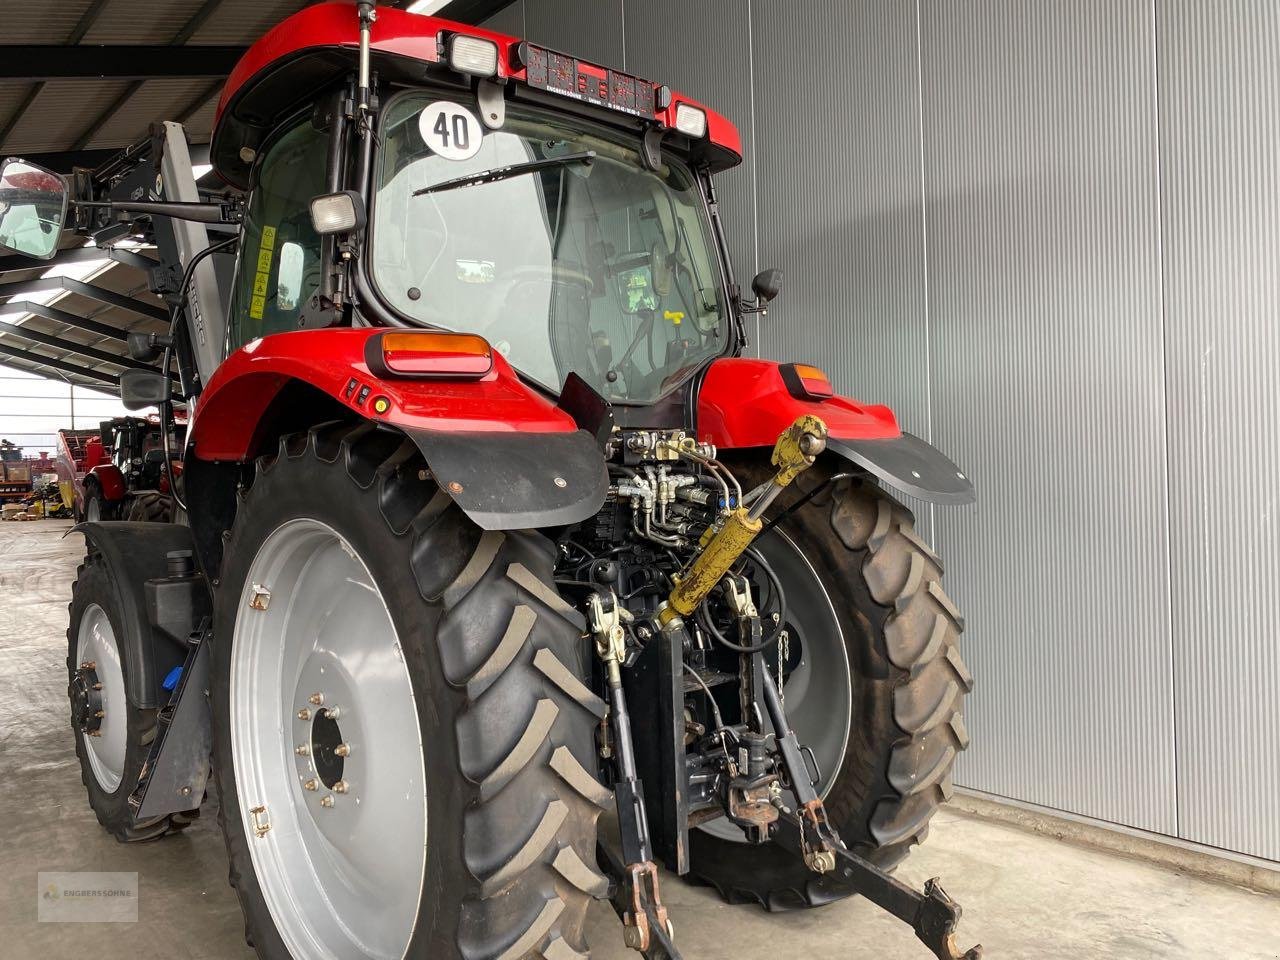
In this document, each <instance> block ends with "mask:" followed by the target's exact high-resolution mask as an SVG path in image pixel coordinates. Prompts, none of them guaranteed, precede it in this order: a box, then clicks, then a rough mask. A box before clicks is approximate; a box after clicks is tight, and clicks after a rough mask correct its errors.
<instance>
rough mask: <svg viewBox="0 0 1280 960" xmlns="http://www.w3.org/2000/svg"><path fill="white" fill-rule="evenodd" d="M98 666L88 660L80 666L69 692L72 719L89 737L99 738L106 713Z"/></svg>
mask: <svg viewBox="0 0 1280 960" xmlns="http://www.w3.org/2000/svg"><path fill="white" fill-rule="evenodd" d="M97 666H98V665H97V664H96V663H95V662H94V661H92V660H87V661H85V662H84V663H82V664H80V668H79V669H78V670H76V672H75V676H73V677H72V678H71V685H70V687H69V688H68V690H67V693H68V695H69V696H70V697H71V719H72V722H73V723H75V725H76V726H77V727H78V728H79V729H80V732H81V733H83V734H84V735H85V736H87V737H92V736H97V734H98V731H99V730H100V729H101V727H102V718H103V717H104V716H106V713H105V712H104V711H103V709H102V682H101V681H100V680H99V679H98V672H97Z"/></svg>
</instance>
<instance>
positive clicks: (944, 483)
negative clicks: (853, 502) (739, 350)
mask: <svg viewBox="0 0 1280 960" xmlns="http://www.w3.org/2000/svg"><path fill="white" fill-rule="evenodd" d="M781 366H782V365H781V364H779V363H776V362H774V361H772V360H752V359H749V358H745V357H737V358H732V359H729V358H726V359H723V360H717V361H715V362H714V363H712V364H711V366H710V367H709V368H708V369H707V373H706V375H705V377H704V378H703V381H702V386H701V388H700V390H699V393H698V405H697V413H698V416H697V433H698V438H699V439H701V440H707V441H710V442H711V443H714V444H715V445H716V446H717V447H718V448H719V449H721V450H735V449H744V448H748V447H772V446H773V444H774V442H775V441H776V440H777V439H778V435H779V434H780V433H782V431H783V430H785V429H786V428H787V427H788V426H790V425H791V424H792V423H794V422H795V419H796V417H799V416H801V415H803V414H811V415H813V416H816V417H820V418H822V420H823V422H824V423H826V425H827V430H828V433H829V435H830V436H829V440H828V442H827V446H828V448H829V449H830V450H831V451H832V452H834V453H836V454H838V455H839V456H841V457H843V458H845V459H846V460H849V461H850V462H851V463H853V464H854V465H856V466H857V467H859V468H861V469H863V470H865V471H867V472H868V473H871V474H872V475H874V476H876V477H878V478H879V479H880V480H883V481H884V482H885V483H887V484H888V485H889V486H892V487H896V488H897V489H899V490H901V491H903V492H904V493H907V494H909V495H911V496H913V497H917V498H918V499H920V500H925V501H928V502H931V503H943V504H962V503H972V502H973V501H974V500H975V494H974V490H973V484H972V483H971V482H970V481H969V479H968V477H967V476H966V475H965V474H964V472H963V471H962V470H961V469H960V468H959V467H957V466H956V465H955V464H954V463H952V462H951V460H950V458H948V457H947V456H946V455H945V454H944V453H942V452H941V451H940V450H938V449H937V448H936V447H933V446H932V445H930V444H929V443H927V442H926V441H924V440H921V439H920V438H919V437H916V436H913V435H912V434H909V433H905V432H904V431H903V430H901V429H900V428H899V426H898V420H897V417H895V416H894V414H893V411H892V410H890V409H889V408H888V407H886V406H883V405H880V404H864V403H859V402H858V401H856V400H852V399H850V398H848V397H840V396H833V397H827V398H825V399H821V400H811V399H802V398H800V397H796V396H794V395H793V394H792V393H791V391H790V390H789V389H788V387H787V384H786V382H785V381H784V380H783V377H782V373H781V369H780V368H781Z"/></svg>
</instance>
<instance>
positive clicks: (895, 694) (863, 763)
mask: <svg viewBox="0 0 1280 960" xmlns="http://www.w3.org/2000/svg"><path fill="white" fill-rule="evenodd" d="M738 470H739V475H740V476H741V477H742V479H743V480H744V483H743V486H744V487H745V486H747V484H748V482H749V483H750V484H755V483H756V482H758V481H759V480H761V479H765V478H766V477H767V476H768V473H767V472H766V471H765V470H764V469H763V468H761V467H760V466H759V465H758V464H756V465H743V466H741V467H739V468H738ZM831 474H832V470H831V469H830V464H827V463H822V464H819V465H816V466H815V467H814V468H813V469H812V470H810V471H809V472H808V473H806V474H805V475H804V477H803V479H802V481H801V484H802V485H803V486H804V487H805V489H809V490H811V489H813V488H814V486H815V485H817V484H818V483H821V482H822V481H823V480H824V479H825V478H826V477H828V476H830V475H831ZM798 485H799V484H798ZM800 495H801V493H800V492H799V491H797V490H795V489H792V490H789V491H788V492H787V493H786V494H784V496H783V497H781V498H780V501H781V502H780V503H779V504H778V505H777V506H775V508H774V509H773V510H772V511H770V516H773V515H776V514H777V513H778V511H779V509H781V508H782V507H784V506H785V505H786V504H789V503H794V502H795V501H796V500H797V499H798V498H799V496H800ZM779 529H780V530H781V531H783V532H784V533H785V534H786V535H787V536H788V537H789V538H791V540H792V541H793V542H794V543H795V544H796V545H797V546H798V547H799V548H800V550H801V551H802V552H803V553H804V555H805V556H807V557H808V558H809V559H810V561H811V564H812V567H813V569H814V570H815V571H816V572H817V574H818V576H819V579H820V580H821V581H822V584H823V587H824V588H825V591H826V593H827V595H828V596H829V598H830V599H831V601H832V604H833V607H834V609H835V612H836V616H837V618H838V620H839V622H840V628H841V632H842V633H843V634H844V640H845V646H846V650H847V653H848V660H849V666H850V672H851V678H850V679H851V682H852V684H853V690H852V693H853V697H852V703H853V716H852V726H851V729H850V733H849V740H848V744H847V746H846V748H845V755H844V759H843V762H842V764H841V766H840V770H839V772H838V774H836V777H835V780H834V782H833V783H832V784H831V787H830V789H829V791H828V792H827V795H826V798H825V806H826V808H827V813H828V815H829V817H830V819H831V821H832V825H833V826H834V827H835V828H836V830H837V831H838V832H839V833H840V836H841V838H842V839H843V840H844V841H845V843H847V844H848V845H849V846H850V848H851V849H853V850H854V851H855V852H857V853H858V854H860V855H861V856H864V857H866V858H868V859H869V860H871V861H872V862H873V863H876V864H877V865H879V866H880V867H882V868H884V869H893V868H894V867H895V866H897V865H898V864H899V863H900V862H901V861H902V860H903V859H904V858H905V857H906V856H907V853H908V852H909V850H910V848H911V847H912V846H913V845H915V844H917V843H920V842H922V841H923V840H924V839H925V837H926V836H927V834H928V829H929V821H930V820H931V819H932V817H933V815H934V813H936V812H937V810H938V807H939V806H940V805H941V804H942V803H943V802H945V801H946V800H947V799H949V798H950V796H951V793H952V780H951V774H952V767H953V766H954V763H955V759H956V757H957V756H958V755H959V753H960V751H962V750H964V749H965V748H966V747H967V746H968V744H969V735H968V733H967V732H966V730H965V726H964V719H963V717H962V715H961V706H962V701H963V699H964V696H965V694H967V693H968V692H969V691H970V690H971V689H972V688H973V678H972V676H971V675H970V673H969V670H968V668H967V667H966V666H965V664H964V661H963V660H962V659H961V658H960V650H959V640H960V633H961V631H962V630H963V620H962V619H961V618H960V615H959V612H958V611H957V609H956V607H955V605H954V604H953V603H952V601H951V600H950V598H948V597H947V595H946V593H944V592H943V590H942V584H941V577H942V562H941V560H939V559H938V557H937V555H936V554H934V552H933V551H932V549H931V548H930V547H929V546H928V544H926V543H925V542H924V541H923V540H922V539H921V538H920V536H919V535H918V534H917V533H916V532H915V528H914V520H913V518H912V515H911V513H910V511H908V510H907V509H906V508H905V507H904V506H902V505H901V504H900V503H898V502H897V501H896V500H894V499H893V498H892V497H890V496H889V495H888V494H886V493H885V492H884V491H883V490H881V489H880V488H879V487H877V486H876V485H875V484H873V483H872V482H870V481H869V480H867V481H863V480H841V481H838V482H837V484H836V486H835V487H834V490H833V491H828V492H826V493H823V494H820V495H819V496H818V497H817V498H816V499H815V500H814V501H813V502H811V503H809V504H806V505H805V506H803V507H801V508H799V509H798V510H797V511H796V512H795V513H793V514H791V515H790V516H789V517H788V518H787V519H786V520H784V521H783V522H782V523H781V524H780V525H779ZM796 732H797V735H798V736H799V737H800V740H801V742H802V743H803V742H804V739H805V737H804V731H803V730H801V729H797V731H796ZM690 862H691V867H692V869H691V875H692V877H693V878H694V879H697V880H701V881H703V882H706V883H709V884H711V885H712V886H714V887H715V888H716V889H717V890H718V891H719V892H720V894H721V895H722V896H723V897H724V898H725V899H726V900H728V901H730V902H742V903H745V902H756V903H759V904H761V905H762V906H764V907H766V908H768V909H771V910H772V909H777V908H787V907H803V906H818V905H821V904H823V903H829V902H831V901H833V900H838V899H841V898H843V897H846V896H848V895H849V893H850V891H849V890H848V888H847V887H845V886H843V885H842V884H840V883H839V882H838V881H835V880H833V879H830V878H826V877H819V876H817V875H816V874H814V873H812V872H810V871H809V870H808V869H807V868H806V867H805V866H804V864H803V863H802V862H800V860H799V859H798V858H796V857H794V856H793V855H791V854H789V853H787V852H786V851H784V850H782V849H780V848H778V847H776V846H773V845H771V844H769V845H764V846H749V845H747V844H745V843H739V842H734V841H733V840H728V839H725V838H723V837H718V836H714V835H712V834H710V833H708V832H707V831H705V830H694V831H692V833H691V837H690Z"/></svg>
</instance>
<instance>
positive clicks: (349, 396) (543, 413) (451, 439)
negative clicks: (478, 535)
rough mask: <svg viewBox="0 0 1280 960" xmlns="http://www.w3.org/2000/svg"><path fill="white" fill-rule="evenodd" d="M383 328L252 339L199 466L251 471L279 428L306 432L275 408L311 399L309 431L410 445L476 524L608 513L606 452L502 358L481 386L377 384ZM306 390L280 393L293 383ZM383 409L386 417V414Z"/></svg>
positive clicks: (301, 416) (295, 418) (220, 396)
mask: <svg viewBox="0 0 1280 960" xmlns="http://www.w3.org/2000/svg"><path fill="white" fill-rule="evenodd" d="M380 332H381V331H380V330H377V329H370V328H361V329H349V328H334V329H324V330H301V331H296V332H292V333H283V334H275V335H273V336H269V337H264V338H261V339H259V340H254V341H252V342H250V343H248V344H246V345H245V346H244V347H242V348H241V349H240V350H237V351H236V352H235V353H233V354H232V355H231V356H229V357H228V358H227V359H226V360H225V361H224V362H223V363H222V365H221V366H220V367H219V368H218V370H217V372H216V373H215V374H214V376H213V377H212V378H211V379H210V381H209V384H208V386H207V387H206V389H205V391H204V393H203V394H202V395H201V397H200V403H199V407H198V412H197V415H196V417H195V421H194V423H193V424H192V426H191V429H190V431H189V447H188V456H187V481H186V482H188V483H192V482H198V480H197V479H196V478H197V477H198V476H200V475H201V473H202V471H199V470H196V471H195V472H193V471H192V465H193V463H192V461H193V460H199V461H203V462H204V463H206V464H208V463H227V462H233V463H235V462H245V461H247V460H250V459H252V458H253V457H255V456H257V455H259V454H260V453H263V452H266V450H268V449H270V447H271V446H272V445H273V444H274V443H275V442H276V441H277V440H278V434H277V433H276V431H275V430H274V428H273V426H272V424H273V422H286V423H289V424H290V425H291V426H292V427H293V428H297V427H298V425H299V424H302V423H308V421H307V416H308V413H309V412H310V411H308V410H292V411H287V412H286V413H285V415H284V416H283V417H281V416H279V414H280V411H278V410H277V411H274V412H273V415H272V416H268V412H269V411H270V410H271V408H272V405H273V403H274V402H275V401H276V400H277V398H282V397H283V398H285V399H286V401H287V402H293V401H291V400H288V398H289V397H290V396H292V395H296V396H310V397H312V398H315V399H317V400H318V399H319V398H318V397H317V396H316V393H317V392H319V394H322V395H323V396H324V398H325V401H324V403H315V404H313V405H312V406H313V407H314V418H313V419H312V420H310V421H309V424H310V425H314V424H315V423H319V422H322V421H324V420H326V419H331V418H332V414H333V413H334V412H335V410H336V411H337V412H338V413H340V414H342V415H344V416H348V417H352V418H360V419H363V420H368V421H370V422H372V423H375V424H377V425H378V426H379V427H381V428H383V429H388V430H398V431H400V432H402V433H404V434H405V435H406V436H408V437H410V438H411V439H412V440H413V442H414V444H415V445H416V446H417V447H418V449H419V450H420V451H421V452H422V455H423V457H424V458H425V459H426V461H427V466H428V467H429V468H430V470H431V472H432V474H433V476H434V477H435V479H436V480H437V482H438V483H439V484H440V486H441V487H442V488H443V489H444V490H445V491H446V492H447V493H448V494H449V495H450V496H451V497H453V499H454V500H455V501H456V502H457V503H458V505H459V506H460V507H461V508H462V509H463V511H465V512H466V513H467V515H468V516H470V517H471V519H472V520H474V521H475V522H476V523H477V524H478V525H479V526H481V527H482V528H484V529H486V530H512V529H524V528H531V527H547V526H559V525H562V524H568V523H575V522H577V521H579V520H585V519H586V518H587V517H589V516H591V515H592V514H594V513H595V512H596V511H597V510H599V509H600V506H601V504H603V502H604V496H605V492H606V490H607V489H608V474H607V472H606V470H605V465H604V458H603V456H602V455H601V452H600V448H599V447H598V446H597V444H596V443H595V441H594V440H593V439H592V438H591V436H590V435H589V434H587V433H586V432H585V431H582V430H579V429H578V426H577V424H576V423H575V422H574V420H573V418H572V417H571V416H570V415H569V414H567V413H565V412H564V411H563V410H561V409H560V408H559V407H557V406H555V405H554V404H553V403H552V402H551V401H550V400H548V399H547V398H546V397H544V396H542V395H541V394H539V393H538V392H537V391H535V390H533V389H532V388H530V387H529V386H527V385H526V384H525V383H523V382H522V381H521V380H520V379H519V378H518V377H517V376H516V375H515V372H514V371H513V370H512V369H511V366H510V365H509V364H508V363H507V362H506V360H505V359H503V358H502V357H501V356H499V355H496V354H495V356H494V368H493V370H492V371H491V372H490V373H489V374H487V375H486V376H484V377H483V378H481V379H479V380H443V379H434V380H428V379H403V378H395V379H392V378H389V377H385V376H380V375H378V374H375V373H374V372H373V371H371V370H370V367H369V365H368V363H366V361H365V346H366V343H367V341H368V340H369V339H370V337H373V336H377V335H378V334H379V333H380ZM299 383H301V384H306V385H307V386H308V387H309V388H311V389H310V390H309V391H304V392H302V393H297V392H295V394H292V395H291V394H288V393H284V392H283V391H285V388H286V386H289V385H290V384H299ZM382 401H385V410H380V409H379V408H380V407H382V406H383V403H382Z"/></svg>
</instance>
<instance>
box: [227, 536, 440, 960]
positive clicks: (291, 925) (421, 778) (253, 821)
mask: <svg viewBox="0 0 1280 960" xmlns="http://www.w3.org/2000/svg"><path fill="white" fill-rule="evenodd" d="M229 681H230V705H229V706H230V714H231V756H232V764H233V767H234V770H235V777H236V784H237V788H238V789H237V793H238V796H237V800H238V802H239V804H240V814H241V817H242V820H243V823H244V830H245V835H246V837H247V838H248V843H249V851H250V856H251V857H252V860H253V868H254V873H255V874H256V876H257V878H258V884H259V887H260V888H261V890H262V894H263V897H264V899H265V900H266V903H267V907H268V909H269V910H270V911H271V916H272V919H273V920H274V921H275V925H276V929H277V930H278V931H279V933H280V936H281V938H282V939H283V940H284V942H285V945H286V946H287V947H288V948H289V952H290V954H291V955H292V956H293V957H294V958H295V960H322V958H323V960H328V958H334V957H355V956H359V957H373V958H379V960H381V958H392V960H398V958H402V957H403V956H404V954H405V952H406V950H407V949H408V946H409V941H410V940H411V939H412V937H413V930H414V925H415V922H416V920H417V916H418V907H419V903H420V901H421V899H422V884H423V877H424V873H425V868H426V842H427V798H426V772H425V769H424V766H423V753H422V743H421V736H420V733H419V727H418V714H417V707H416V705H415V703H414V696H413V686H412V683H411V681H410V678H409V671H408V668H407V666H406V665H405V662H404V658H403V654H402V652H401V648H400V643H399V638H398V636H397V634H396V631H395V627H394V625H393V624H392V622H391V616H390V614H389V613H388V611H387V605H386V603H385V601H384V600H383V597H382V594H381V592H380V591H379V590H378V586H377V583H376V582H375V581H374V578H373V577H372V575H371V574H370V573H369V569H368V567H367V566H366V565H365V563H364V561H363V560H362V559H361V558H360V556H359V555H358V554H357V553H356V552H355V550H354V549H352V548H351V547H350V546H349V545H348V544H347V543H346V541H345V540H343V539H342V537H341V536H340V535H339V534H338V533H337V532H336V531H335V530H334V529H333V528H332V527H329V526H327V525H326V524H324V523H321V522H319V521H317V520H311V519H301V520H291V521H289V522H287V523H285V524H283V525H281V526H280V527H278V528H277V529H276V530H274V531H273V532H272V533H271V534H270V535H269V536H268V537H267V539H266V540H265V541H264V542H263V544H262V546H261V547H260V548H259V550H258V553H257V555H256V556H255V557H254V560H253V563H252V565H251V566H250V569H249V575H248V577H247V578H246V581H245V586H244V589H243V591H242V593H241V597H240V604H239V609H238V612H237V615H236V625H235V631H234V635H233V637H232V648H231V671H230V678H229ZM315 694H319V695H320V697H321V698H322V702H321V703H316V702H314V701H313V700H312V699H311V698H312V697H313V695H315ZM322 714H323V716H322ZM333 714H336V717H335V716H333ZM331 721H332V722H333V723H335V724H336V727H337V729H338V731H340V738H339V739H340V742H341V743H344V744H347V745H348V746H349V752H348V753H347V755H346V756H345V758H343V759H342V761H341V771H340V779H339V780H337V781H335V780H334V777H335V773H337V771H336V770H335V769H334V764H333V751H332V749H330V748H331V747H332V740H333V735H334V731H333V729H332V728H331V727H330V726H329V723H330V722H331ZM298 748H303V750H304V752H299V751H298ZM308 784H310V786H311V787H313V788H314V789H307V785H308ZM343 786H345V792H343Z"/></svg>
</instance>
